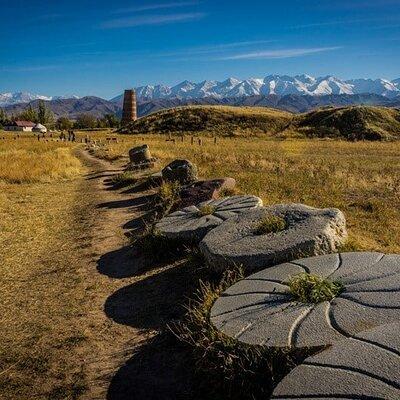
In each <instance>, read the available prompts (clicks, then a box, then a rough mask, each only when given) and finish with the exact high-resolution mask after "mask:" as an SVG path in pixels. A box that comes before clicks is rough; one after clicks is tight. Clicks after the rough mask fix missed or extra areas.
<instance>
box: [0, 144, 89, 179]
mask: <svg viewBox="0 0 400 400" xmlns="http://www.w3.org/2000/svg"><path fill="white" fill-rule="evenodd" d="M39 146H40V147H39ZM81 172H82V165H81V162H80V161H79V160H78V158H76V157H75V156H74V155H73V153H72V149H71V148H70V147H57V146H54V145H53V146H47V145H45V144H38V145H36V144H35V143H34V142H31V143H30V146H29V145H27V146H21V147H16V146H10V147H9V148H5V147H3V146H2V147H0V180H3V181H4V182H6V183H38V182H51V181H54V180H59V179H69V178H72V177H74V176H76V175H78V174H80V173H81Z"/></svg>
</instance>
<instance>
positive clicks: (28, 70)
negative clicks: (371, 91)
mask: <svg viewBox="0 0 400 400" xmlns="http://www.w3.org/2000/svg"><path fill="white" fill-rule="evenodd" d="M0 5H1V17H2V18H1V19H2V23H1V24H0V37H1V41H0V60H1V63H0V93H2V92H7V91H30V92H34V93H40V94H46V95H64V94H77V95H81V96H82V95H97V96H102V97H105V98H110V97H113V96H114V95H117V94H119V93H120V92H121V91H122V90H123V89H124V88H126V87H133V86H139V85H144V84H156V83H164V84H176V83H179V82H180V81H182V80H185V79H188V80H193V81H202V80H205V79H216V80H222V79H225V78H227V77H229V76H234V77H237V78H248V77H264V76H266V75H269V74H274V73H276V74H290V75H292V74H301V73H308V74H311V75H315V76H324V75H335V76H338V77H340V78H344V79H348V78H354V77H372V78H377V77H384V78H388V79H395V78H400V0H374V1H369V0H336V1H335V0H281V1H266V0H259V1H258V0H257V1H254V0H247V1H232V0H231V1H227V0H220V1H218V0H203V1H201V0H199V1H196V0H181V1H179V0H149V1H145V0H141V1H133V0H129V1H128V0H114V1H110V0H97V1H93V0H68V1H65V0H51V1H50V0H48V1H43V0H29V1H28V0H13V1H10V0H0Z"/></svg>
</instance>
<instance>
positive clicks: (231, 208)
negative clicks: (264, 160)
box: [156, 196, 262, 243]
mask: <svg viewBox="0 0 400 400" xmlns="http://www.w3.org/2000/svg"><path fill="white" fill-rule="evenodd" d="M261 206H262V200H261V199H259V198H258V197H255V196H232V197H226V198H224V199H219V200H209V201H205V202H203V203H200V204H199V205H197V206H191V207H187V208H184V209H183V210H180V211H176V212H174V213H172V214H170V215H167V216H166V217H164V218H163V219H161V221H160V222H158V223H157V224H156V229H157V230H158V231H159V232H160V233H161V234H162V235H164V236H166V237H167V238H168V239H173V240H182V241H185V242H190V243H198V242H199V241H200V240H201V239H202V238H203V237H204V235H205V234H206V233H207V232H209V231H210V230H211V229H213V228H215V227H216V226H218V225H220V224H222V223H223V222H224V221H225V220H226V219H228V218H231V217H232V216H236V215H237V214H240V213H242V212H244V211H247V210H249V209H252V208H256V207H261Z"/></svg>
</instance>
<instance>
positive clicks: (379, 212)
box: [96, 135, 400, 252]
mask: <svg viewBox="0 0 400 400" xmlns="http://www.w3.org/2000/svg"><path fill="white" fill-rule="evenodd" d="M175 139H176V140H175V143H174V142H171V141H166V137H165V135H164V136H161V135H146V136H143V135H142V136H141V137H138V136H124V137H123V140H124V142H123V143H118V144H112V145H109V146H106V147H104V148H100V149H98V150H97V151H96V153H97V155H98V156H99V157H103V158H105V159H109V160H115V159H116V158H118V157H119V156H126V154H127V151H128V149H129V148H130V147H132V146H134V145H140V144H143V143H147V144H148V145H149V146H150V149H151V151H152V153H153V155H154V156H155V157H157V158H159V160H160V162H159V165H160V167H162V166H164V165H166V164H167V163H168V162H170V161H171V160H173V159H175V158H187V159H189V160H191V161H193V162H195V163H196V164H197V165H198V167H199V170H200V173H201V175H202V176H203V177H207V178H215V177H223V176H231V177H233V178H235V179H236V180H237V183H238V186H239V188H240V190H241V191H242V192H243V193H249V194H255V195H257V196H260V197H261V198H262V199H263V200H264V202H265V203H266V204H275V203H284V202H301V203H305V204H308V205H311V206H315V207H337V208H340V209H341V210H342V211H344V213H345V215H346V217H347V222H348V228H349V233H350V241H349V247H348V248H349V249H351V248H356V249H360V250H361V249H362V250H380V251H386V252H399V251H400V142H388V143H382V142H356V143H353V142H346V141H334V140H315V139H308V140H307V139H287V140H271V139H270V140H268V139H262V138H232V139H229V138H218V141H217V144H214V140H213V138H207V137H203V138H202V145H199V144H198V138H197V137H196V138H195V140H194V144H193V145H192V144H191V137H190V136H186V137H184V141H183V142H182V141H181V137H175Z"/></svg>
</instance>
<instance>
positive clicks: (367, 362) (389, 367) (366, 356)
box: [272, 323, 400, 400]
mask: <svg viewBox="0 0 400 400" xmlns="http://www.w3.org/2000/svg"><path fill="white" fill-rule="evenodd" d="M399 332H400V323H393V324H388V325H381V326H379V327H377V328H374V329H372V330H368V331H365V332H363V333H359V334H357V335H355V336H354V337H352V338H348V339H345V340H343V341H340V342H338V343H336V344H335V345H333V346H332V347H331V348H329V349H327V350H325V351H323V352H321V353H319V354H317V355H315V356H312V357H309V358H308V359H306V360H305V362H304V363H303V364H302V365H300V366H298V367H297V368H295V369H294V370H293V371H292V372H290V373H289V374H288V375H287V376H286V377H285V378H284V379H283V380H282V381H281V382H280V384H279V385H278V386H277V387H276V388H275V391H274V393H273V395H272V399H310V400H311V399H386V400H398V399H400V335H399Z"/></svg>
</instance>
